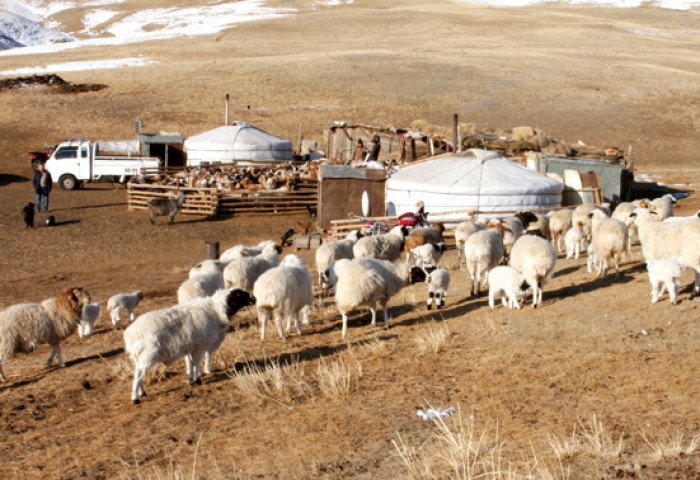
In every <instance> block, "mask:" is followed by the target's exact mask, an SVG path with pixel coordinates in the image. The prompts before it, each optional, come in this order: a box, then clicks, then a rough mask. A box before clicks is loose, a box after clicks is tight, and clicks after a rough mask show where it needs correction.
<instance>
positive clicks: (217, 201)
mask: <svg viewBox="0 0 700 480" xmlns="http://www.w3.org/2000/svg"><path fill="white" fill-rule="evenodd" d="M178 191H181V192H184V193H185V195H186V199H185V203H184V204H183V206H182V208H181V209H180V213H182V214H186V215H187V214H189V215H204V216H209V215H216V214H219V215H229V216H231V215H290V214H301V213H303V214H309V213H310V211H316V209H317V205H318V182H311V183H303V184H299V185H297V189H296V190H293V191H289V192H281V191H271V190H260V191H249V190H241V191H240V192H236V193H223V192H219V191H218V190H217V189H216V188H188V187H176V186H171V185H157V184H139V183H129V184H128V186H127V208H128V210H129V211H135V210H146V209H147V208H148V207H147V205H146V204H147V202H148V200H149V199H150V198H158V197H174V196H175V195H176V194H177V192H178Z"/></svg>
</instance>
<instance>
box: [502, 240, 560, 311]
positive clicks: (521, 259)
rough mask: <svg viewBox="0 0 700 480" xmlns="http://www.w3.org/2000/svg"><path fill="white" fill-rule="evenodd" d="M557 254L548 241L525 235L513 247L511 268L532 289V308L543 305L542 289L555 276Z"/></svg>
mask: <svg viewBox="0 0 700 480" xmlns="http://www.w3.org/2000/svg"><path fill="white" fill-rule="evenodd" d="M556 262H557V252H556V251H555V250H554V245H552V244H551V243H550V242H549V241H548V240H546V239H544V238H541V237H537V236H533V235H523V236H522V237H520V238H519V239H518V241H517V242H515V245H513V251H512V253H511V255H510V266H511V267H513V268H514V269H515V270H517V271H518V272H519V273H520V274H521V275H522V276H523V277H524V278H525V281H526V282H527V284H528V285H529V286H530V288H532V307H533V308H537V303H542V288H543V287H544V284H545V283H546V282H547V281H548V280H549V279H550V278H551V277H552V275H553V274H554V267H555V265H556Z"/></svg>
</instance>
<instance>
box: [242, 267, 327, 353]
mask: <svg viewBox="0 0 700 480" xmlns="http://www.w3.org/2000/svg"><path fill="white" fill-rule="evenodd" d="M311 283H312V282H311V275H310V274H309V270H308V269H307V268H306V262H304V260H303V259H302V258H301V257H299V256H298V255H293V254H292V255H287V256H285V257H284V258H283V259H282V262H280V265H279V266H277V267H275V268H271V269H270V270H267V271H266V272H265V273H263V274H262V275H260V277H259V278H258V280H257V282H255V286H254V287H253V294H254V295H255V298H256V302H255V307H256V309H257V311H258V323H259V324H260V338H261V339H262V340H265V324H266V323H267V321H268V320H269V319H271V318H274V320H275V325H276V326H277V333H278V334H279V336H280V338H281V339H282V340H285V339H286V337H285V331H284V330H283V329H282V321H283V320H285V319H286V321H287V325H286V331H287V332H289V330H290V329H291V323H292V316H293V317H294V318H295V325H296V329H297V332H298V333H299V334H301V333H302V331H301V325H300V323H299V314H300V313H302V314H303V315H304V320H303V322H304V324H308V323H309V312H310V310H311V307H312V305H313V301H314V298H313V288H312V286H311Z"/></svg>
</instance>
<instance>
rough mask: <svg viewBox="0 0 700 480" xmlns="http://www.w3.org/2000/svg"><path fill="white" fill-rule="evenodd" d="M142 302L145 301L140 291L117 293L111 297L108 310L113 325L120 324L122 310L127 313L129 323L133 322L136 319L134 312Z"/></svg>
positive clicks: (108, 301)
mask: <svg viewBox="0 0 700 480" xmlns="http://www.w3.org/2000/svg"><path fill="white" fill-rule="evenodd" d="M141 300H143V292H141V291H140V290H136V291H135V292H131V293H117V294H116V295H112V296H111V297H109V299H108V300H107V310H108V311H109V314H110V317H111V319H112V325H116V324H117V323H119V319H120V317H121V311H122V310H124V311H126V320H127V322H133V321H134V318H136V317H135V316H134V310H135V309H136V307H137V306H138V304H139V302H140V301H141Z"/></svg>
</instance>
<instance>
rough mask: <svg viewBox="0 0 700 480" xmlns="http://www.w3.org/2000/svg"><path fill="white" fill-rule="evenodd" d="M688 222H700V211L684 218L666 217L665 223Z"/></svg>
mask: <svg viewBox="0 0 700 480" xmlns="http://www.w3.org/2000/svg"><path fill="white" fill-rule="evenodd" d="M686 220H693V221H698V220H700V210H698V211H697V212H695V213H693V214H692V215H684V216H680V217H679V216H676V215H674V216H673V217H666V218H664V220H663V221H664V222H668V223H671V222H685V221H686Z"/></svg>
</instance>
